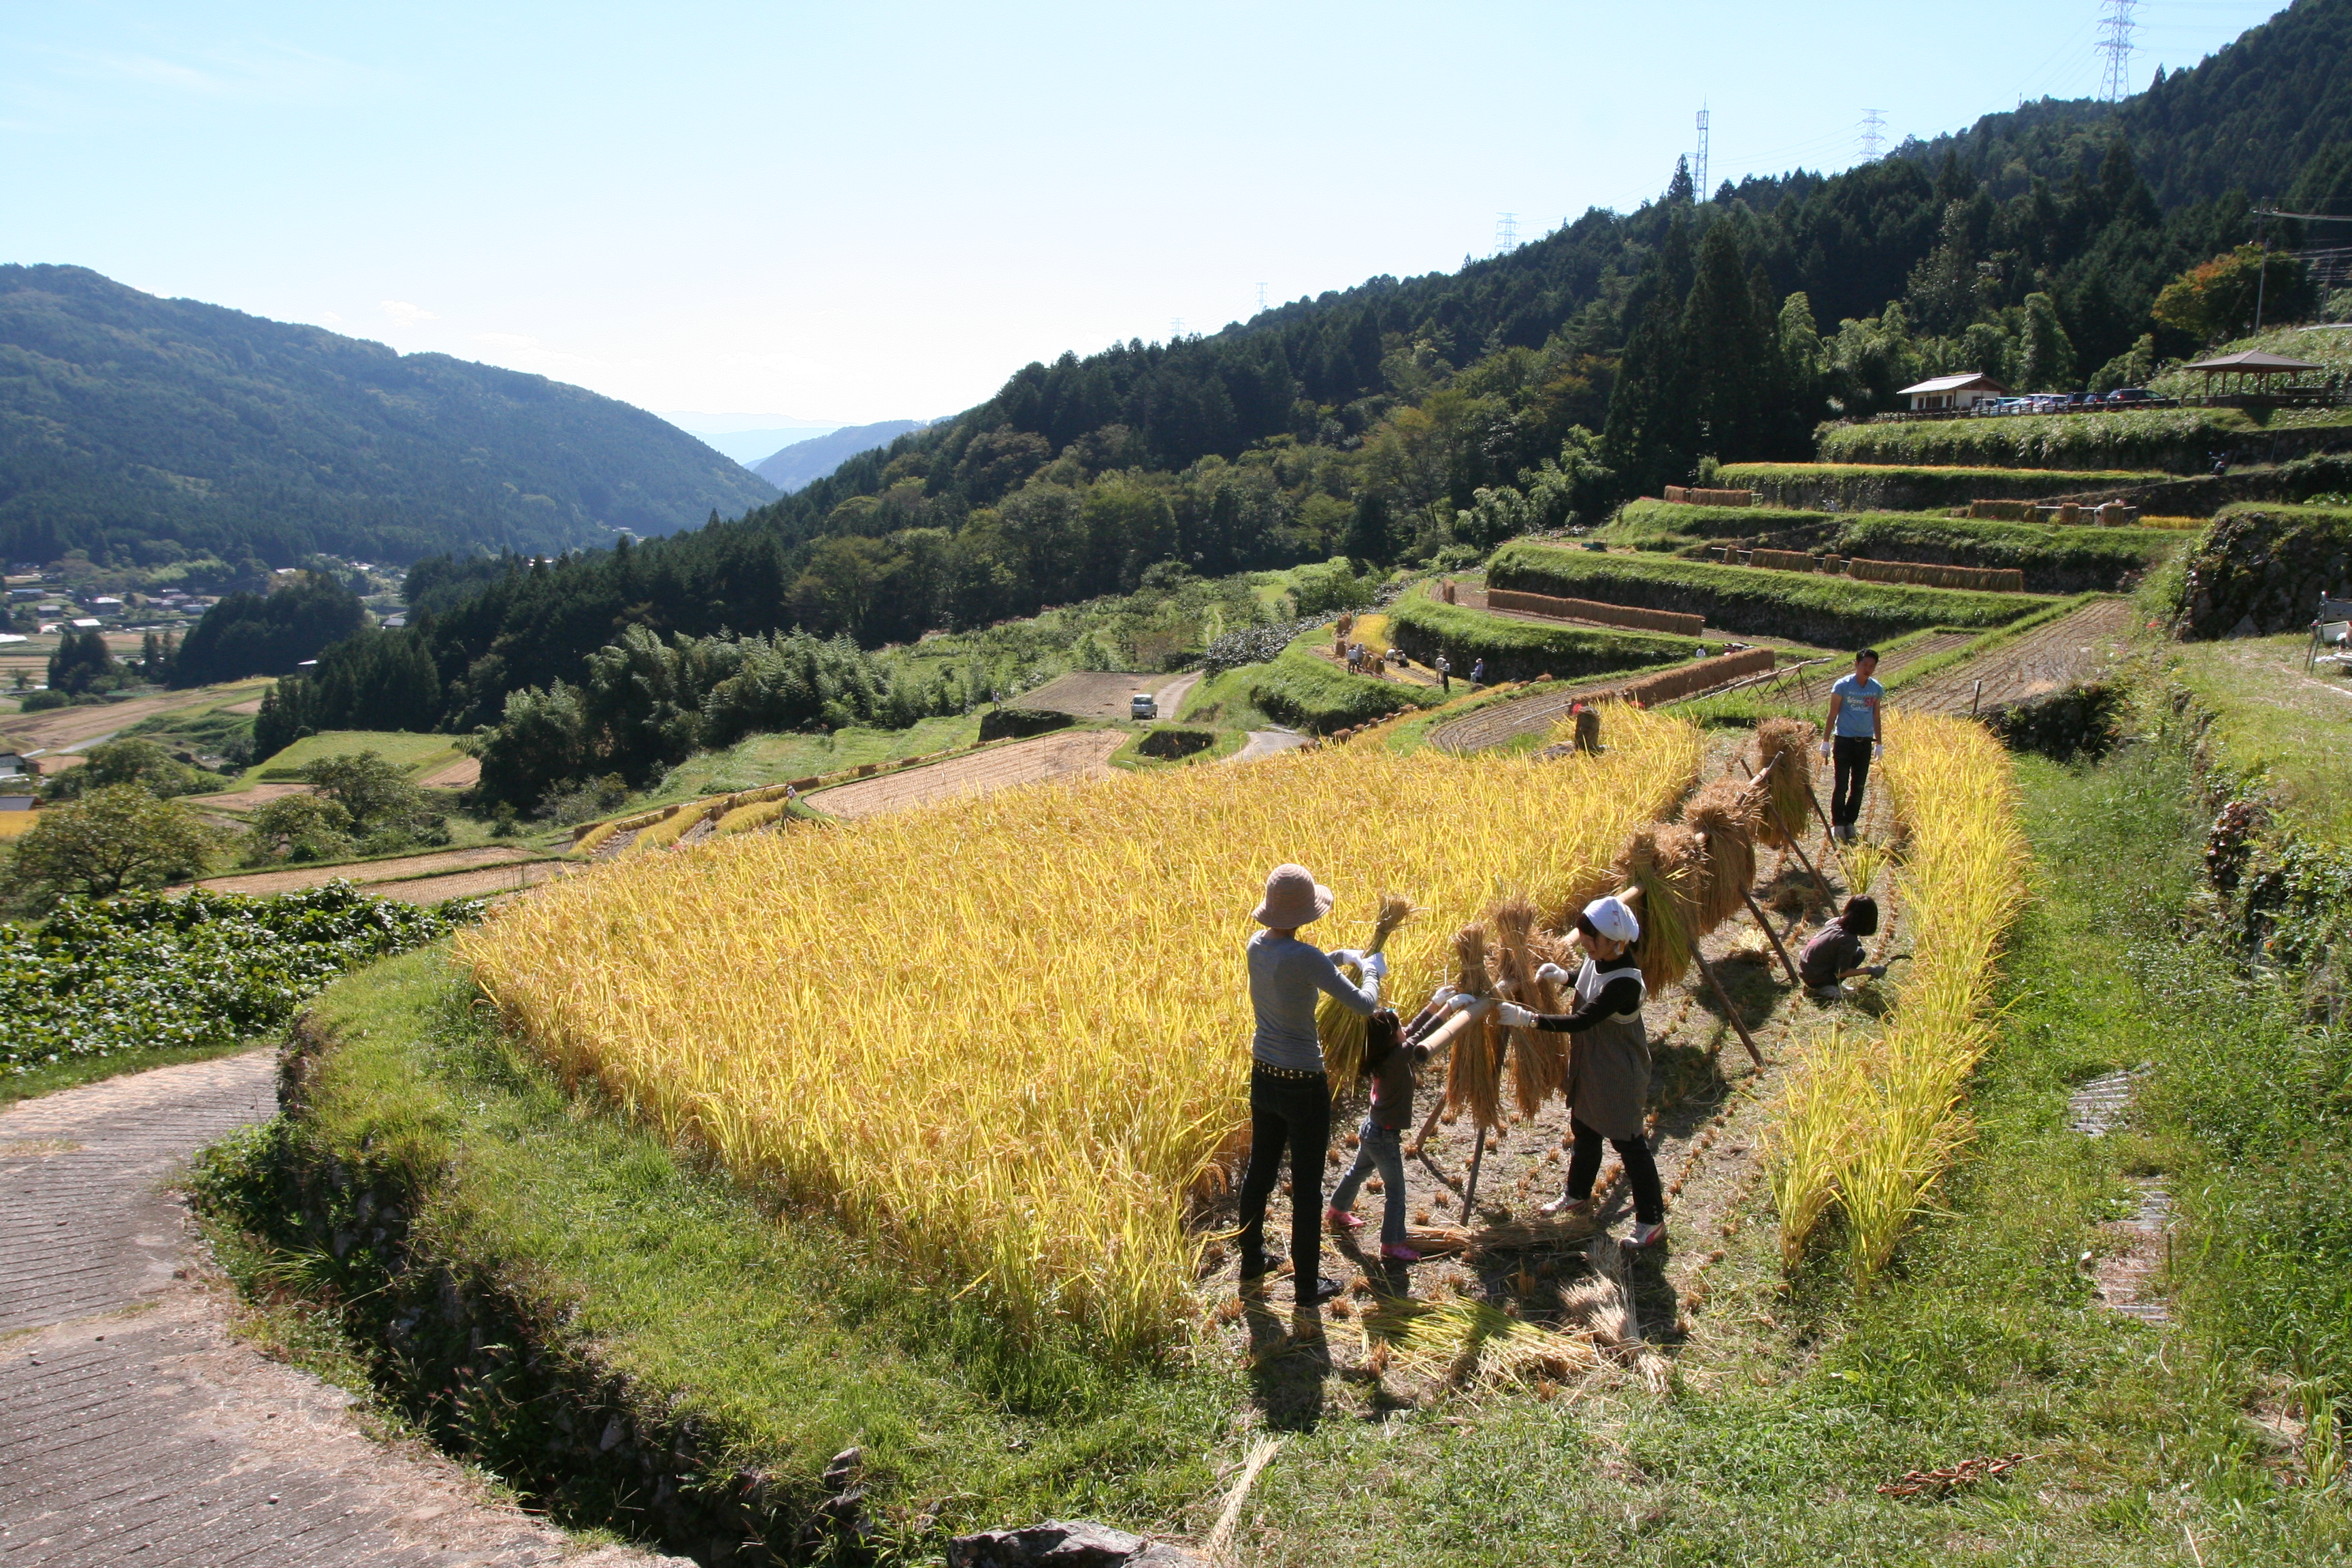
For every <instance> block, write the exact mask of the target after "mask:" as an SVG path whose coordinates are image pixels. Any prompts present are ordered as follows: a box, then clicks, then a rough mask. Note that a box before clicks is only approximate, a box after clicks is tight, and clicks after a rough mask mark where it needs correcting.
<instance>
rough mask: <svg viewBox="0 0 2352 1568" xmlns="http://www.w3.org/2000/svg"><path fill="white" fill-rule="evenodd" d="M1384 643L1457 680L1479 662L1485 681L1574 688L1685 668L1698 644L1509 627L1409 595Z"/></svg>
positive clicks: (1585, 630) (1590, 629)
mask: <svg viewBox="0 0 2352 1568" xmlns="http://www.w3.org/2000/svg"><path fill="white" fill-rule="evenodd" d="M1388 635H1389V640H1390V641H1391V643H1392V644H1394V645H1395V646H1396V647H1400V648H1402V649H1403V650H1404V652H1405V654H1406V655H1407V656H1408V657H1409V658H1413V659H1416V660H1418V661H1419V662H1421V663H1423V664H1427V663H1428V662H1429V661H1430V660H1431V659H1433V658H1436V657H1437V655H1438V654H1439V653H1440V652H1441V651H1443V652H1444V655H1445V657H1446V658H1447V659H1448V660H1450V661H1451V662H1452V664H1453V667H1454V674H1455V675H1456V676H1457V677H1460V676H1466V675H1467V674H1468V673H1469V670H1470V667H1471V665H1472V664H1473V663H1474V662H1475V660H1478V659H1482V658H1483V659H1485V660H1486V679H1487V680H1488V681H1490V682H1492V681H1496V680H1528V679H1533V678H1534V677H1536V676H1538V675H1546V674H1549V675H1554V676H1557V677H1559V679H1562V680H1573V679H1579V678H1580V677H1584V676H1590V675H1612V674H1615V673H1617V672H1618V671H1621V670H1622V671H1627V672H1631V671H1635V670H1643V671H1647V670H1650V669H1655V668H1664V667H1666V666H1670V665H1675V664H1680V663H1683V662H1685V661H1686V660H1688V659H1689V658H1691V657H1692V655H1693V653H1694V651H1695V650H1696V647H1697V646H1698V645H1697V644H1696V643H1695V642H1693V641H1691V640H1690V639H1689V638H1686V637H1663V636H1659V635H1656V634H1654V633H1649V632H1633V631H1615V630H1611V629H1608V628H1605V627H1599V626H1564V625H1563V626H1543V625H1540V624H1538V623H1536V622H1533V621H1521V620H1511V619H1508V618H1507V617H1505V616H1495V615H1489V614H1487V613H1486V612H1485V611H1483V610H1475V609H1472V608H1470V607H1468V606H1467V605H1448V604H1444V603H1442V602H1440V601H1438V600H1436V599H1433V598H1431V597H1429V596H1428V595H1427V593H1426V592H1425V591H1416V592H1413V593H1411V594H1408V595H1405V596H1404V597H1403V598H1402V599H1400V600H1398V601H1397V602H1396V605H1394V607H1393V608H1392V609H1391V611H1390V614H1389V626H1388Z"/></svg>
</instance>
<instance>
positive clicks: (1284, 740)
mask: <svg viewBox="0 0 2352 1568" xmlns="http://www.w3.org/2000/svg"><path fill="white" fill-rule="evenodd" d="M1305 744H1307V737H1306V736H1304V735H1302V734H1300V733H1299V732H1298V731H1296V730H1252V731H1250V732H1249V742H1248V743H1247V744H1246V745H1244V746H1243V747H1242V749H1241V750H1240V751H1238V752H1234V754H1233V755H1232V756H1230V757H1227V758H1226V759H1225V761H1227V762H1229V763H1254V762H1256V761H1257V760H1258V759H1259V758H1260V757H1271V756H1276V755H1278V754H1280V753H1281V752H1295V751H1297V749H1298V748H1299V747H1301V746H1303V745H1305Z"/></svg>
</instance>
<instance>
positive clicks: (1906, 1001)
mask: <svg viewBox="0 0 2352 1568" xmlns="http://www.w3.org/2000/svg"><path fill="white" fill-rule="evenodd" d="M1883 766H1884V767H1885V775H1886V779H1887V783H1888V786H1889V788H1890V789H1891V790H1892V792H1893V795H1894V799H1895V815H1896V816H1897V817H1898V819H1899V820H1900V821H1901V823H1902V824H1903V826H1904V828H1905V830H1906V835H1907V838H1908V845H1909V847H1908V852H1907V857H1906V864H1905V865H1904V866H1903V868H1901V869H1900V870H1898V871H1897V872H1896V873H1895V886H1896V889H1897V890H1898V893H1899V895H1900V898H1901V900H1902V904H1903V907H1904V910H1906V914H1907V917H1908V919H1909V921H1910V926H1911V963H1910V966H1909V969H1908V972H1907V973H1905V974H1904V976H1903V980H1904V984H1903V988H1902V992H1901V994H1900V996H1899V998H1898V1000H1897V1005H1896V1007H1895V1015H1894V1020H1893V1022H1892V1023H1891V1024H1890V1025H1889V1026H1887V1028H1886V1030H1885V1033H1884V1034H1883V1035H1880V1036H1878V1037H1876V1038H1872V1037H1869V1036H1868V1035H1866V1034H1864V1033H1862V1032H1859V1031H1849V1030H1845V1029H1835V1030H1832V1031H1831V1032H1830V1034H1829V1035H1828V1036H1827V1037H1826V1038H1824V1039H1822V1040H1820V1041H1817V1042H1815V1043H1814V1044H1813V1045H1811V1047H1808V1048H1807V1049H1806V1050H1805V1051H1804V1053H1803V1054H1802V1055H1801V1057H1800V1058H1799V1059H1798V1061H1797V1063H1796V1064H1795V1066H1794V1067H1793V1068H1791V1069H1790V1079H1789V1082H1788V1085H1787V1087H1786V1088H1785V1089H1783V1091H1782V1095H1781V1099H1780V1105H1779V1107H1778V1109H1777V1110H1776V1112H1775V1116H1774V1121H1773V1125H1772V1132H1771V1139H1770V1145H1771V1155H1770V1170H1771V1181H1772V1188H1773V1194H1774V1196H1775V1198H1776V1200H1777V1201H1778V1203H1779V1205H1780V1237H1781V1247H1782V1251H1783V1253H1784V1255H1785V1256H1786V1257H1787V1258H1789V1259H1790V1261H1791V1262H1793V1261H1795V1260H1796V1259H1798V1258H1801V1256H1802V1255H1803V1251H1804V1247H1805V1244H1806V1242H1807V1240H1808V1239H1809V1238H1810V1237H1811V1233H1812V1231H1813V1229H1814V1228H1815V1227H1816V1226H1818V1224H1819V1223H1820V1222H1821V1221H1822V1219H1823V1218H1824V1217H1825V1216H1826V1215H1829V1214H1830V1213H1831V1212H1832V1209H1834V1210H1835V1212H1837V1213H1839V1214H1840V1215H1843V1219H1844V1221H1845V1235H1846V1242H1847V1247H1848V1252H1849V1258H1850V1261H1851V1264H1852V1267H1853V1273H1854V1276H1855V1278H1856V1279H1857V1280H1860V1281H1862V1282H1865V1283H1866V1282H1867V1281H1868V1280H1869V1279H1871V1278H1872V1277H1873V1276H1874V1275H1876V1274H1877V1273H1878V1272H1879V1271H1880V1270H1882V1269H1884V1268H1885V1267H1886V1265H1887V1263H1888V1261H1889V1260H1890V1259H1891V1258H1893V1257H1894V1255H1895V1243H1896V1241H1897V1240H1899V1239H1900V1237H1901V1236H1902V1234H1903V1230H1904V1227H1905V1226H1906V1225H1908V1224H1909V1222H1910V1220H1911V1218H1912V1216H1914V1215H1916V1214H1918V1213H1919V1212H1920V1211H1921V1210H1922V1208H1923V1207H1924V1206H1925V1205H1926V1204H1927V1199H1928V1194H1930V1192H1931V1191H1932V1189H1933V1188H1934V1186H1935V1184H1936V1183H1937V1179H1938V1178H1939V1177H1940V1176H1941V1175H1942V1174H1943V1172H1944V1169H1945V1167H1946V1166H1947V1165H1948V1163H1950V1161H1951V1158H1952V1155H1953V1153H1954V1152H1955V1151H1956V1150H1957V1149H1958V1147H1959V1145H1960V1144H1961V1143H1962V1142H1964V1141H1965V1140H1966V1138H1967V1135H1968V1116H1967V1111H1966V1109H1965V1105H1964V1086H1965V1085H1966V1083H1967V1080H1968V1077H1969V1073H1970V1072H1971V1071H1972V1070H1974V1068H1975V1067H1976V1064H1977V1062H1978V1060H1979V1058H1981V1057H1982V1056H1983V1054H1984V1052H1985V1049H1986V1047H1987V1046H1988V1045H1990V1042H1991V1038H1992V1027H1991V1023H1990V1017H1989V1014H1990V1002H1991V993H1992V985H1993V970H1994V964H1995V962H1996V961H1997V960H1998V958H1999V957H2000V950H2001V945H2002V943H2003V942H2004V941H2005V940H2006V938H2007V935H2008V931H2009V928H2010V925H2011V921H2012V920H2013V919H2014V918H2015V915H2016V913H2017V908H2018V903H2019V900H2020V899H2021V897H2022V894H2023V881H2022V875H2023V868H2024V864H2025V857H2026V849H2025V839H2024V835H2023V832H2022V830H2021V827H2020V826H2019V823H2018V805H2017V786H2016V783H2015V780H2014V777H2013V775H2012V773H2011V768H2010V763H2009V758H2008V754H2007V753H2006V752H2003V751H2002V750H2001V747H2000V742H1997V741H1995V740H1994V739H1993V738H1992V736H1991V735H1990V733H1988V732H1987V731H1985V730H1983V729H1982V728H1981V727H1979V725H1977V724H1975V723H1972V722H1970V721H1966V720H1960V719H1949V718H1941V717H1936V716H1927V715H1914V714H1907V713H1903V712H1900V711H1897V712H1895V713H1894V714H1893V715H1891V716H1890V720H1889V723H1888V736H1887V746H1886V756H1885V762H1884V763H1883Z"/></svg>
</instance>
